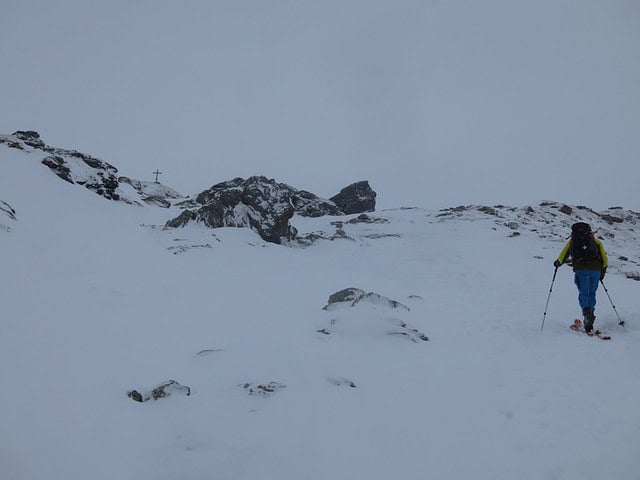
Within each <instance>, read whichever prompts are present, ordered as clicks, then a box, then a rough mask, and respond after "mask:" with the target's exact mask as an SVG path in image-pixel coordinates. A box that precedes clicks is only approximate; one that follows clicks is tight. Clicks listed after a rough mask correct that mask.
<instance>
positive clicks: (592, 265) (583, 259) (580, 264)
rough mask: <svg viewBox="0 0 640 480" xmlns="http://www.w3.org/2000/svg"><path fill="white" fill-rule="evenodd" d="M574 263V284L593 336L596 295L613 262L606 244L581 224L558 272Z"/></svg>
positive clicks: (573, 232) (556, 264) (560, 258)
mask: <svg viewBox="0 0 640 480" xmlns="http://www.w3.org/2000/svg"><path fill="white" fill-rule="evenodd" d="M569 259H571V261H572V265H573V271H574V272H575V276H574V282H575V284H576V286H577V287H578V303H579V304H580V308H582V316H583V318H584V330H585V331H586V332H587V333H591V331H592V330H593V324H594V322H595V320H596V316H595V308H596V291H597V290H598V282H600V281H601V280H603V279H604V276H605V274H606V272H607V266H608V264H609V260H608V258H607V252H606V251H605V249H604V245H603V244H602V242H601V241H600V240H599V239H597V238H596V237H595V235H594V234H593V232H592V231H591V227H590V226H589V224H587V223H584V222H578V223H575V224H573V225H572V226H571V237H570V238H569V240H568V241H567V243H566V244H565V246H564V248H563V249H562V251H561V252H560V255H558V258H557V259H556V261H555V262H553V266H554V267H556V268H558V267H560V266H561V265H562V264H563V263H566V262H568V261H569Z"/></svg>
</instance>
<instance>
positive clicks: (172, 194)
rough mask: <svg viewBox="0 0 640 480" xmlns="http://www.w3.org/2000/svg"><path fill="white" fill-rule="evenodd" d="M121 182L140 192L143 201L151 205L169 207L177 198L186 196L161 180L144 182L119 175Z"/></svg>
mask: <svg viewBox="0 0 640 480" xmlns="http://www.w3.org/2000/svg"><path fill="white" fill-rule="evenodd" d="M118 181H119V182H120V184H127V185H130V186H131V187H132V188H133V189H134V190H135V191H136V192H138V194H139V195H140V198H141V199H142V201H143V202H145V203H148V204H149V205H156V206H158V207H163V208H169V207H171V205H172V204H173V203H174V201H177V200H184V198H185V197H184V196H183V195H181V194H180V193H178V192H176V191H175V190H173V189H172V188H169V187H167V186H166V185H162V184H161V183H159V182H144V181H142V180H135V179H132V178H129V177H118Z"/></svg>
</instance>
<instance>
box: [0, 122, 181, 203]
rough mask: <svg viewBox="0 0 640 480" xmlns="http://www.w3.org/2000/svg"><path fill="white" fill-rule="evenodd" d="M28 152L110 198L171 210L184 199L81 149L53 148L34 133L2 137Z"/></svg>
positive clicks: (74, 181) (60, 173)
mask: <svg viewBox="0 0 640 480" xmlns="http://www.w3.org/2000/svg"><path fill="white" fill-rule="evenodd" d="M1 144H4V145H6V146H8V147H9V148H15V149H18V150H22V151H24V152H25V153H32V152H36V153H37V152H41V153H44V154H45V156H44V157H43V158H42V160H41V163H42V164H43V165H45V166H47V167H49V169H50V170H51V171H52V172H53V173H55V174H56V175H57V176H58V177H59V178H61V179H62V180H64V181H65V182H69V183H71V184H74V185H82V186H84V187H85V188H87V189H89V190H91V191H93V192H95V193H96V194H98V195H100V196H102V197H104V198H106V199H108V200H115V201H119V202H124V203H128V204H137V205H142V202H144V203H147V204H150V205H156V206H160V207H165V208H168V207H170V206H171V205H172V203H173V201H175V200H181V199H184V196H182V195H180V194H179V193H178V192H176V191H175V190H172V189H171V188H169V187H167V186H165V185H162V184H160V183H156V182H144V181H140V180H134V179H131V178H128V177H122V176H118V169H117V168H116V167H114V166H113V165H111V164H109V163H107V162H105V161H103V160H100V159H99V158H96V157H92V156H91V155H87V154H86V153H81V152H78V151H77V150H69V149H65V148H57V147H51V146H49V145H47V144H46V143H45V142H44V141H43V140H42V138H40V134H39V133H38V132H35V131H33V130H18V131H17V132H14V133H12V134H11V135H0V145H1Z"/></svg>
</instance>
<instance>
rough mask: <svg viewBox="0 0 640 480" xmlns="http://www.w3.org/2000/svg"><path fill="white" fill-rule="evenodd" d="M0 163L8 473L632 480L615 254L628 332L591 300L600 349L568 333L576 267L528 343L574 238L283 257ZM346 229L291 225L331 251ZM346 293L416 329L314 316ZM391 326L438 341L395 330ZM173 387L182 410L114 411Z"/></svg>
mask: <svg viewBox="0 0 640 480" xmlns="http://www.w3.org/2000/svg"><path fill="white" fill-rule="evenodd" d="M0 153H1V154H2V162H1V163H0V198H3V199H5V200H8V201H10V203H11V205H12V207H13V208H15V209H16V211H18V212H19V219H20V221H19V222H13V223H12V224H11V227H12V228H11V231H6V232H2V234H1V235H0V242H2V244H1V249H0V251H1V252H2V265H3V268H2V274H1V277H0V278H2V287H1V289H0V291H1V292H2V297H1V299H0V304H1V305H2V322H1V324H0V374H1V378H2V379H3V381H4V385H5V388H3V389H2V392H1V393H0V408H1V409H2V411H3V412H4V414H5V415H4V420H3V422H2V423H1V424H0V478H3V479H8V480H9V479H10V480H37V479H42V478H50V479H62V478H64V479H66V480H76V479H77V480H80V479H83V480H84V479H87V478H91V479H105V480H106V479H109V480H112V479H134V478H135V479H136V480H144V479H158V478H161V479H194V480H195V479H253V478H257V477H260V478H273V479H276V478H277V479H293V478H304V479H311V480H316V479H317V480H320V479H353V478H369V479H389V478H403V479H424V478H437V479H463V478H476V479H487V480H489V479H491V480H495V479H515V478H517V479H531V480H534V479H535V480H541V479H542V480H560V479H562V480H568V479H580V480H587V479H592V480H601V479H604V478H615V479H617V480H620V479H622V480H634V479H635V480H637V479H638V478H640V476H639V475H640V474H639V473H638V472H640V460H638V457H637V453H636V452H637V451H638V450H639V448H640V411H639V410H638V408H637V399H638V396H639V394H640V372H639V370H638V368H637V365H638V364H639V361H640V349H638V342H639V341H640V331H639V329H638V327H637V325H640V314H638V311H639V307H640V300H639V298H638V295H637V294H636V292H637V288H638V287H637V285H638V284H637V283H636V282H634V281H632V280H629V279H627V278H625V277H624V275H623V272H622V270H623V268H622V266H621V265H620V263H619V260H617V258H618V256H620V255H623V254H624V255H626V256H627V257H629V258H636V259H637V258H638V253H639V250H640V249H638V247H637V246H631V245H628V244H627V243H625V242H623V241H619V240H612V241H611V242H607V241H606V240H605V247H607V248H608V250H609V256H610V259H611V263H612V267H611V268H610V271H611V274H610V275H608V276H607V278H606V284H607V287H608V289H609V291H610V293H611V295H612V297H613V298H614V301H615V302H616V307H617V308H618V311H619V313H620V314H621V315H622V316H623V318H624V319H625V320H626V321H627V326H626V327H625V328H620V327H618V326H617V318H616V316H615V313H614V312H613V310H612V308H611V305H610V304H609V301H608V299H607V297H606V295H605V293H604V291H602V290H599V292H598V306H597V311H596V314H597V327H598V328H601V329H603V330H605V331H607V332H609V333H611V334H612V336H613V340H612V341H610V342H601V341H599V340H597V339H593V338H589V337H587V336H586V335H577V334H575V333H574V332H572V331H570V330H569V328H568V327H569V324H570V323H571V321H572V320H573V318H575V317H576V315H577V314H578V307H577V291H576V289H575V287H574V285H573V280H572V274H571V271H570V269H569V268H568V267H563V268H562V269H560V270H559V272H558V275H557V278H556V281H555V284H554V289H553V293H552V296H551V300H550V304H549V310H548V314H547V318H546V323H545V329H544V331H543V332H541V331H540V324H541V321H542V313H543V308H544V303H545V299H546V295H547V293H548V290H549V284H550V281H551V276H552V273H553V267H552V262H553V259H554V258H555V257H556V256H557V254H558V252H559V250H560V249H561V247H562V244H563V243H562V242H563V238H562V236H563V235H564V234H565V233H566V232H564V231H559V232H556V233H555V235H550V236H549V237H548V238H540V231H537V232H533V231H531V229H526V228H522V229H520V230H519V232H520V233H521V235H519V236H516V237H513V236H512V229H511V228H510V227H507V226H504V225H498V224H496V221H495V220H496V219H495V218H494V217H493V216H491V215H486V214H483V213H481V212H474V211H470V212H466V213H465V214H464V218H443V217H439V216H438V215H439V212H433V211H429V210H423V209H406V210H405V209H399V210H392V211H382V212H374V213H372V214H370V216H371V217H373V218H384V219H386V220H387V222H379V223H372V224H369V223H354V224H349V223H343V228H344V231H345V233H346V237H347V238H342V239H334V240H333V241H330V240H318V241H316V242H314V243H313V244H312V245H311V246H307V247H303V246H302V245H291V246H278V245H273V244H269V243H265V242H263V241H262V240H261V239H260V238H259V237H258V236H257V235H256V234H255V233H254V232H252V231H250V230H248V229H234V228H224V229H217V230H215V231H214V230H207V229H205V228H200V227H198V226H188V227H187V228H185V229H177V230H164V229H162V228H159V227H158V228H152V227H150V225H158V226H159V225H163V224H164V222H165V221H166V220H168V219H169V218H172V217H173V216H175V213H176V211H175V209H169V210H166V209H160V208H155V207H151V206H145V207H137V206H132V205H123V204H116V203H113V202H109V201H106V200H104V199H103V198H100V197H98V196H97V195H92V194H91V193H90V192H87V191H85V190H84V189H79V188H76V187H75V186H73V185H70V184H68V183H66V182H63V181H59V180H58V179H56V178H55V175H53V174H52V173H51V172H49V170H48V169H47V168H45V167H43V166H42V165H40V163H39V160H38V159H37V158H31V157H29V158H25V157H24V154H23V153H22V152H15V151H12V150H10V149H7V148H5V147H4V146H0ZM43 198H46V201H45V202H43V201H42V199H43ZM351 218H355V216H350V217H333V218H331V217H322V218H317V219H309V218H300V217H295V218H294V219H293V222H292V223H293V224H294V225H295V226H296V228H298V230H299V231H300V232H301V234H305V233H310V232H314V231H323V232H325V233H328V234H329V235H328V236H330V234H332V233H335V230H336V226H335V225H332V224H331V222H335V221H341V222H345V221H346V220H349V219H351ZM466 220H469V221H466ZM543 225H545V224H543V223H542V222H541V223H540V226H541V228H542V226H543ZM548 228H550V227H548ZM205 245H206V246H207V247H206V248H202V247H203V246H205ZM176 249H177V250H176ZM633 249H635V250H633ZM629 250H631V251H629ZM176 252H178V253H180V255H174V254H173V253H176ZM347 287H355V288H360V289H362V290H364V291H366V292H376V293H378V294H380V295H383V296H385V297H388V298H389V299H393V300H396V301H398V302H400V303H402V304H404V305H406V306H408V307H409V310H408V311H407V310H405V309H393V308H390V307H389V306H388V305H385V304H384V303H377V302H373V303H365V302H362V304H358V305H355V306H353V307H344V308H340V309H336V310H328V311H326V310H322V307H323V306H324V305H325V304H326V302H327V298H328V297H329V295H331V294H333V293H334V292H337V291H339V290H341V289H344V288H347ZM401 322H403V323H405V324H406V325H407V326H408V327H410V328H415V329H417V330H419V331H420V332H424V334H426V335H427V336H428V337H429V341H424V342H412V341H411V340H410V339H409V338H407V336H406V335H394V334H392V333H393V331H394V329H396V328H398V325H399V324H400V323H401ZM328 326H330V327H331V328H330V330H331V333H330V334H329V335H325V334H323V333H320V332H319V331H318V330H321V329H323V328H325V327H328ZM169 379H175V380H176V381H178V382H180V383H181V384H183V385H187V386H189V387H190V388H191V395H190V396H188V397H186V396H179V395H176V396H172V397H169V398H166V399H161V400H158V401H150V402H146V403H137V402H133V401H132V400H131V399H129V398H128V397H127V395H126V392H127V391H128V390H131V389H140V390H148V389H151V388H153V387H154V386H155V385H158V384H159V383H161V382H164V381H167V380H169ZM259 385H261V386H263V387H265V388H261V389H259V388H258V386H259ZM247 386H249V387H247ZM252 390H253V391H254V392H258V393H259V394H255V395H252V394H249V393H250V391H252Z"/></svg>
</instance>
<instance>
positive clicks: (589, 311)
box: [582, 308, 596, 333]
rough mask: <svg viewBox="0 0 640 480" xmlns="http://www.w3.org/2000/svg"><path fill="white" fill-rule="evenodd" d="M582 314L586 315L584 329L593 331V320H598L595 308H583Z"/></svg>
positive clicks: (589, 331) (588, 331)
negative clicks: (594, 311)
mask: <svg viewBox="0 0 640 480" xmlns="http://www.w3.org/2000/svg"><path fill="white" fill-rule="evenodd" d="M582 316H583V317H584V331H585V332H587V333H591V332H592V331H593V322H595V321H596V316H595V315H594V313H593V308H583V309H582Z"/></svg>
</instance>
